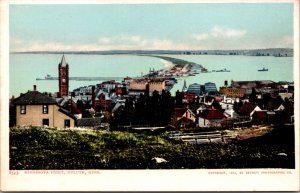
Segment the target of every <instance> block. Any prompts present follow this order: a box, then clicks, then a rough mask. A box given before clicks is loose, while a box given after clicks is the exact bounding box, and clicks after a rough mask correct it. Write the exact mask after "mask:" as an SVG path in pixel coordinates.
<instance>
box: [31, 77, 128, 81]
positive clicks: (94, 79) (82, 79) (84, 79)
mask: <svg viewBox="0 0 300 193" xmlns="http://www.w3.org/2000/svg"><path fill="white" fill-rule="evenodd" d="M122 79H123V77H76V76H73V77H69V80H75V81H97V80H122ZM36 80H58V77H51V78H36Z"/></svg>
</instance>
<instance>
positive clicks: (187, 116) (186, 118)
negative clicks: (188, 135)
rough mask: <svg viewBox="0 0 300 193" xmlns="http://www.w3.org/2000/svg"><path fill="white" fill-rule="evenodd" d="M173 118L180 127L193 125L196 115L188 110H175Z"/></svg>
mask: <svg viewBox="0 0 300 193" xmlns="http://www.w3.org/2000/svg"><path fill="white" fill-rule="evenodd" d="M175 117H176V121H177V124H178V125H179V126H180V127H186V126H190V125H194V124H195V121H196V115H195V114H194V113H193V112H192V111H191V110H190V109H188V108H175Z"/></svg>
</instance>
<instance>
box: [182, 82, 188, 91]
mask: <svg viewBox="0 0 300 193" xmlns="http://www.w3.org/2000/svg"><path fill="white" fill-rule="evenodd" d="M186 91H187V86H186V81H185V79H184V82H183V87H182V92H186Z"/></svg>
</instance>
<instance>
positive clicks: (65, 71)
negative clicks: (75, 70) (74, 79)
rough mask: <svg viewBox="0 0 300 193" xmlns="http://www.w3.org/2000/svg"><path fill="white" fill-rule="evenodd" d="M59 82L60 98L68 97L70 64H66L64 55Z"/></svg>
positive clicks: (59, 67) (60, 65)
mask: <svg viewBox="0 0 300 193" xmlns="http://www.w3.org/2000/svg"><path fill="white" fill-rule="evenodd" d="M58 82H59V96H60V97H63V96H68V94H69V64H67V63H66V59H65V55H64V54H63V56H62V58H61V62H60V63H59V64H58Z"/></svg>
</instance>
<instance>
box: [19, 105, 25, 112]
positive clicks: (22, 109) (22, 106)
mask: <svg viewBox="0 0 300 193" xmlns="http://www.w3.org/2000/svg"><path fill="white" fill-rule="evenodd" d="M20 113H21V114H26V105H21V107H20Z"/></svg>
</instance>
